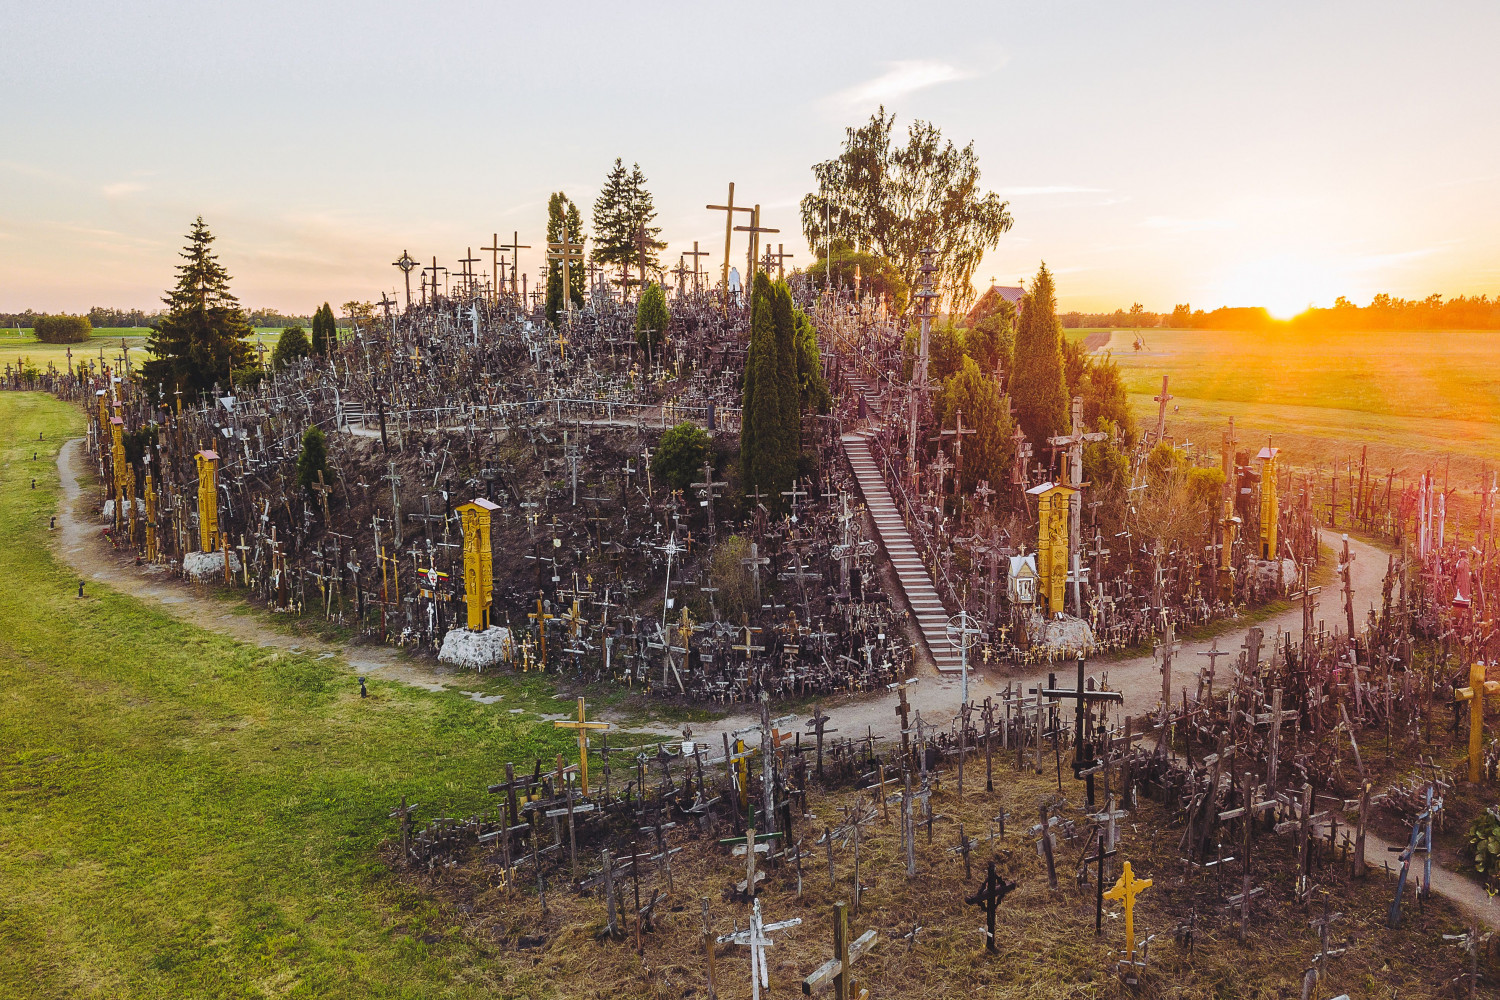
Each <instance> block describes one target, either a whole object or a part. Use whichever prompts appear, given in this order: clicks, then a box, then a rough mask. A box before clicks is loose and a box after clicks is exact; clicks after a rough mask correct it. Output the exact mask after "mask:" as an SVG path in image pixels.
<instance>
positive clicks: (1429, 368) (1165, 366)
mask: <svg viewBox="0 0 1500 1000" xmlns="http://www.w3.org/2000/svg"><path fill="white" fill-rule="evenodd" d="M1140 333H1141V334H1142V336H1143V337H1144V339H1145V342H1146V348H1145V349H1144V350H1141V351H1136V350H1133V349H1132V343H1133V341H1134V339H1135V334H1136V331H1133V330H1122V331H1116V332H1115V333H1114V334H1113V335H1112V337H1111V339H1110V342H1109V345H1108V346H1109V350H1110V351H1111V352H1112V354H1113V356H1114V359H1115V360H1116V361H1117V362H1118V363H1119V365H1120V369H1121V373H1122V375H1123V376H1124V378H1125V384H1126V388H1127V390H1128V391H1129V392H1130V393H1131V402H1132V404H1133V405H1134V407H1135V409H1136V413H1137V414H1138V417H1139V419H1140V420H1141V422H1142V424H1143V425H1154V424H1155V422H1156V413H1157V404H1156V402H1155V401H1154V400H1153V399H1152V397H1153V396H1155V395H1156V394H1157V393H1159V392H1160V391H1161V377H1162V376H1163V375H1170V376H1171V388H1170V391H1171V394H1172V396H1173V397H1174V398H1173V400H1172V402H1171V406H1172V407H1177V408H1180V412H1175V413H1174V412H1173V411H1172V409H1170V408H1169V410H1168V414H1167V419H1168V433H1170V434H1173V435H1174V436H1175V437H1176V438H1177V440H1179V441H1183V440H1192V441H1196V442H1198V443H1199V444H1201V445H1203V446H1205V447H1208V448H1210V449H1211V450H1212V452H1213V453H1214V454H1215V455H1217V454H1218V448H1219V438H1220V434H1221V432H1222V430H1223V429H1224V427H1225V426H1226V422H1227V419H1228V418H1229V417H1230V416H1233V417H1234V422H1235V427H1236V429H1237V432H1238V437H1239V439H1240V442H1241V445H1240V446H1241V448H1247V447H1249V448H1254V449H1258V448H1259V447H1260V446H1261V445H1263V444H1264V443H1265V440H1266V438H1267V437H1268V436H1271V437H1273V438H1274V439H1275V443H1276V444H1277V445H1278V446H1280V447H1283V448H1286V449H1287V450H1288V451H1289V453H1290V457H1291V460H1292V461H1293V463H1295V464H1298V465H1305V466H1314V465H1322V466H1324V467H1325V468H1326V467H1328V466H1329V465H1330V464H1332V463H1334V462H1342V461H1345V460H1348V459H1349V458H1350V457H1353V458H1355V459H1356V460H1357V459H1358V455H1359V450H1360V447H1361V446H1362V445H1365V444H1368V445H1369V446H1370V461H1371V465H1372V466H1373V467H1374V469H1373V471H1374V472H1375V473H1376V474H1378V475H1380V476H1381V477H1382V478H1384V476H1385V475H1386V473H1388V472H1389V471H1390V470H1391V469H1392V468H1394V469H1396V473H1397V476H1398V477H1400V476H1401V475H1402V473H1403V472H1404V473H1405V475H1406V476H1407V478H1411V477H1412V476H1414V475H1419V474H1420V473H1421V472H1422V470H1423V469H1425V468H1434V469H1437V470H1439V471H1440V472H1441V470H1442V469H1444V468H1445V467H1446V463H1449V462H1451V469H1452V482H1453V484H1454V485H1455V486H1458V487H1461V488H1462V489H1465V490H1468V491H1473V490H1474V489H1475V488H1476V487H1477V485H1478V475H1479V470H1480V468H1481V466H1482V464H1483V462H1484V461H1485V460H1490V461H1491V462H1492V463H1493V459H1494V458H1495V457H1496V456H1500V332H1497V331H1474V332H1457V333H1454V332H1442V333H1410V332H1404V331H1403V332H1379V331H1376V332H1358V333H1327V334H1310V335H1302V334H1288V333H1271V334H1255V333H1236V332H1226V331H1212V330H1165V329H1153V330H1143V331H1140Z"/></svg>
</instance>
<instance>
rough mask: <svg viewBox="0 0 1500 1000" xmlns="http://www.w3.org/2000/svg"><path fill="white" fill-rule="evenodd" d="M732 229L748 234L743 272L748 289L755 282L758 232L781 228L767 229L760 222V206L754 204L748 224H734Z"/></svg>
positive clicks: (758, 246) (771, 231) (758, 247)
mask: <svg viewBox="0 0 1500 1000" xmlns="http://www.w3.org/2000/svg"><path fill="white" fill-rule="evenodd" d="M734 231H735V232H737V233H749V234H750V253H749V256H748V258H747V260H748V263H749V266H748V267H747V268H746V270H745V273H746V275H747V278H746V281H745V288H746V289H747V290H748V289H750V288H751V287H752V286H753V285H754V282H755V268H756V260H755V254H756V251H757V250H759V249H760V234H761V233H779V232H781V230H779V229H767V228H766V227H765V226H762V225H761V224H760V206H759V205H756V206H755V207H754V208H753V209H751V210H750V225H748V226H735V227H734ZM725 257H726V259H727V258H728V254H727V252H726V254H725Z"/></svg>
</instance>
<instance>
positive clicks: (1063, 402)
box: [1011, 264, 1068, 453]
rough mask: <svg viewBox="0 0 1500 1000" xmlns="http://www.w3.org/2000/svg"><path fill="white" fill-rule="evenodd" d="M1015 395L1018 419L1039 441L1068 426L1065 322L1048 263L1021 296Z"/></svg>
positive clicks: (1037, 443)
mask: <svg viewBox="0 0 1500 1000" xmlns="http://www.w3.org/2000/svg"><path fill="white" fill-rule="evenodd" d="M1011 396H1012V397H1013V398H1014V399H1015V403H1016V419H1017V420H1018V421H1019V422H1020V424H1021V429H1022V430H1023V431H1025V432H1026V437H1027V439H1028V440H1029V441H1031V442H1032V444H1033V445H1034V446H1038V453H1040V447H1039V446H1040V445H1041V444H1044V443H1045V442H1046V440H1047V438H1049V437H1051V436H1052V435H1054V434H1065V433H1067V431H1068V390H1067V385H1066V383H1065V381H1064V379H1063V355H1062V327H1061V325H1060V324H1059V323H1058V322H1057V294H1056V291H1055V290H1054V289H1053V286H1052V272H1051V271H1048V270H1047V265H1046V264H1043V265H1042V266H1041V269H1040V270H1038V271H1037V273H1036V278H1035V279H1034V280H1033V281H1032V283H1031V290H1030V291H1029V292H1027V293H1026V295H1025V297H1024V298H1022V300H1021V321H1020V323H1018V324H1017V326H1016V360H1015V372H1014V373H1013V374H1012V376H1011Z"/></svg>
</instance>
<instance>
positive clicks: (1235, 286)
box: [1220, 254, 1339, 319]
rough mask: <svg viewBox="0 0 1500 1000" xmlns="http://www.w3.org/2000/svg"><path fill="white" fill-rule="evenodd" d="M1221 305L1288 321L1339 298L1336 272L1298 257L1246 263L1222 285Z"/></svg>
mask: <svg viewBox="0 0 1500 1000" xmlns="http://www.w3.org/2000/svg"><path fill="white" fill-rule="evenodd" d="M1220 288H1221V289H1222V292H1221V295H1222V297H1223V303H1224V304H1225V305H1229V306H1257V305H1259V306H1265V307H1266V311H1267V312H1269V313H1270V314H1271V315H1272V316H1274V317H1275V318H1276V319H1290V318H1291V317H1293V316H1295V315H1297V314H1298V313H1300V312H1302V311H1303V310H1304V309H1306V308H1307V307H1308V306H1309V305H1313V304H1317V305H1327V304H1329V303H1331V302H1332V301H1333V297H1334V296H1335V295H1338V294H1339V275H1338V273H1337V269H1336V268H1334V267H1331V266H1330V265H1329V264H1328V263H1326V262H1324V261H1315V260H1312V259H1309V258H1307V257H1304V256H1301V255H1298V254H1276V255H1274V256H1269V257H1261V258H1258V259H1255V260H1249V261H1245V262H1244V263H1242V264H1240V265H1238V266H1237V267H1236V268H1235V269H1234V271H1233V273H1232V274H1229V275H1227V276H1226V277H1225V279H1224V281H1223V282H1222V283H1221V285H1220Z"/></svg>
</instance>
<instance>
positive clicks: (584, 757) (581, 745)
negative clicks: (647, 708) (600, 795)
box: [552, 601, 610, 795]
mask: <svg viewBox="0 0 1500 1000" xmlns="http://www.w3.org/2000/svg"><path fill="white" fill-rule="evenodd" d="M573 613H574V614H575V615H576V614H577V613H578V602H577V601H574V602H573ZM609 725H610V724H609V723H608V722H586V721H584V705H583V699H582V698H581V697H580V698H579V699H578V719H577V721H572V720H570V721H567V722H563V721H556V722H553V723H552V727H553V728H554V729H572V730H574V731H576V732H577V734H578V784H579V787H580V788H581V789H582V791H583V794H585V795H587V794H588V793H589V730H590V729H608V728H609Z"/></svg>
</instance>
